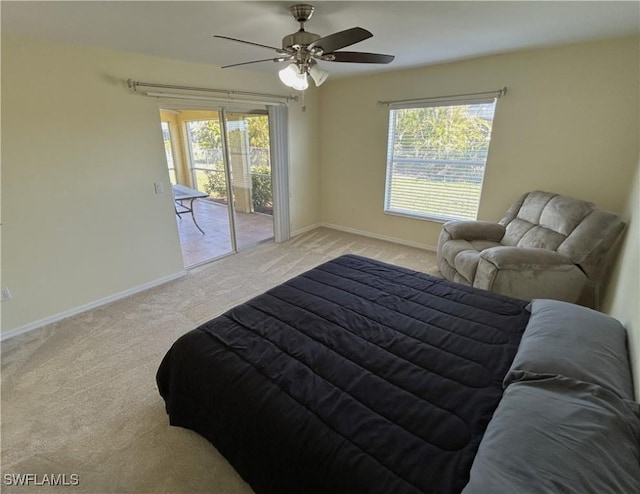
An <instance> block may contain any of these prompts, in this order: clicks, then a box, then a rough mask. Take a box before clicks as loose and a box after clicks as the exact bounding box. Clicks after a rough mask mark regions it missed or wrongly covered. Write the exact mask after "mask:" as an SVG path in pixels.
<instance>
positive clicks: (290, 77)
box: [278, 63, 309, 91]
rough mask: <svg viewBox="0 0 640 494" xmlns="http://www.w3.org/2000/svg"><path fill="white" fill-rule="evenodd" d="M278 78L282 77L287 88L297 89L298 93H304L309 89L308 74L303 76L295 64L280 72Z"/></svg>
mask: <svg viewBox="0 0 640 494" xmlns="http://www.w3.org/2000/svg"><path fill="white" fill-rule="evenodd" d="M278 77H280V80H281V81H282V83H283V84H284V85H285V86H288V87H290V88H293V89H296V90H298V91H304V90H305V89H307V88H308V87H309V81H307V74H306V73H302V74H301V73H300V70H299V68H298V66H297V65H296V64H295V63H291V64H289V65H287V66H286V67H285V68H284V69H282V70H281V71H279V72H278Z"/></svg>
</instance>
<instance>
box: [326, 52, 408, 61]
mask: <svg viewBox="0 0 640 494" xmlns="http://www.w3.org/2000/svg"><path fill="white" fill-rule="evenodd" d="M330 57H335V58H333V59H330V58H328V61H330V62H351V63H391V62H393V59H394V58H396V57H394V56H393V55H383V54H382V53H364V52H360V51H336V52H334V53H331V54H330Z"/></svg>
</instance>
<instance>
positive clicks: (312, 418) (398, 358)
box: [157, 255, 640, 494]
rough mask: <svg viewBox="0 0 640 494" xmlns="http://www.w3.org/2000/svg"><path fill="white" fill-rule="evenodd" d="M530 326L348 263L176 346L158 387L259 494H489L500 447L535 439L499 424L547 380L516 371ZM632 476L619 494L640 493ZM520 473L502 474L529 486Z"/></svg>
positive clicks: (443, 285) (514, 304)
mask: <svg viewBox="0 0 640 494" xmlns="http://www.w3.org/2000/svg"><path fill="white" fill-rule="evenodd" d="M566 305H570V304H566ZM544 307H546V305H544ZM561 310H564V307H561ZM543 312H544V311H543ZM592 312H593V311H592ZM530 316H531V306H530V304H529V303H528V302H526V301H522V300H517V299H512V298H508V297H505V296H501V295H497V294H493V293H490V292H486V291H482V290H477V289H474V288H471V287H466V286H463V285H458V284H456V283H453V282H449V281H446V280H443V279H440V278H437V277H433V276H430V275H427V274H424V273H418V272H415V271H411V270H408V269H404V268H401V267H397V266H392V265H389V264H385V263H382V262H379V261H375V260H372V259H366V258H363V257H359V256H355V255H347V256H342V257H339V258H337V259H334V260H332V261H329V262H327V263H325V264H322V265H320V266H318V267H316V268H314V269H312V270H310V271H308V272H306V273H304V274H302V275H300V276H298V277H295V278H293V279H291V280H289V281H287V282H285V283H283V284H282V285H279V286H277V287H275V288H273V289H271V290H269V291H268V292H266V293H264V294H262V295H260V296H258V297H256V298H254V299H252V300H250V301H248V302H246V303H244V304H242V305H240V306H238V307H235V308H233V309H231V310H230V311H228V312H227V313H225V314H223V315H221V316H219V317H217V318H215V319H213V320H212V321H209V322H207V323H205V324H203V325H202V326H200V327H199V328H197V329H195V330H193V331H191V332H189V333H187V334H185V335H184V336H182V337H181V338H179V339H178V340H177V341H176V342H175V344H174V345H173V346H172V347H171V349H170V350H169V351H168V353H167V354H166V356H165V357H164V359H163V361H162V363H161V365H160V368H159V370H158V373H157V383H158V388H159V391H160V394H161V396H162V397H163V398H164V400H165V404H166V410H167V413H168V415H169V420H170V423H171V424H172V425H175V426H181V427H185V428H188V429H191V430H194V431H196V432H197V433H199V434H201V435H202V436H204V437H205V438H206V439H208V440H209V441H210V442H211V443H212V444H213V445H214V446H215V447H216V448H217V449H218V450H219V451H220V452H221V453H222V454H223V455H224V456H225V457H226V458H227V460H228V461H229V462H230V463H231V465H232V466H233V467H234V468H235V469H236V470H237V471H238V472H239V473H240V475H241V476H242V477H243V478H244V479H245V480H246V481H247V482H248V483H249V484H250V485H251V487H252V488H253V489H254V490H255V492H256V493H258V494H267V493H273V494H275V493H278V494H284V493H296V494H304V493H331V494H334V493H349V494H356V493H367V494H375V493H385V494H388V493H407V494H410V493H431V492H433V493H459V492H461V491H463V489H464V490H465V492H469V493H473V492H479V493H480V492H497V491H496V490H495V488H496V485H495V483H493V484H492V483H491V482H494V481H495V478H496V474H495V472H496V471H497V470H499V469H500V468H501V465H502V464H503V462H502V461H501V460H500V458H499V457H498V460H496V455H495V451H496V448H497V449H498V450H500V449H501V448H502V449H508V448H507V447H506V446H504V444H503V443H504V441H507V443H508V445H510V446H509V447H511V448H512V449H513V443H519V442H520V443H521V442H522V441H520V440H519V439H518V437H524V436H526V434H527V433H529V432H530V431H528V430H524V431H520V432H518V433H517V434H522V435H521V436H516V438H515V439H514V437H512V436H508V437H507V438H506V439H505V438H504V437H502V436H501V431H503V430H504V428H505V427H506V428H507V429H508V430H511V431H518V427H514V426H513V424H511V423H510V420H512V419H513V416H514V413H513V410H512V409H511V408H508V407H507V409H506V412H504V415H505V416H506V418H504V419H500V417H499V416H498V417H496V416H495V415H499V414H498V412H499V411H500V410H499V408H500V407H501V408H505V405H504V403H505V401H504V400H503V393H504V394H505V395H506V394H507V393H505V392H504V388H505V386H508V388H509V389H508V390H507V391H508V392H509V393H511V389H513V388H514V386H515V387H516V391H518V389H517V387H518V386H524V385H525V384H527V383H529V384H530V383H532V382H533V383H534V387H535V383H536V382H537V383H538V384H539V383H543V384H544V383H545V382H546V381H544V379H539V377H540V376H543V377H544V378H545V379H547V380H548V379H551V378H553V377H554V375H553V373H545V372H539V369H535V368H534V370H531V369H530V368H527V366H526V365H524V367H522V366H521V365H520V364H519V365H518V366H517V367H516V368H514V367H513V365H514V362H516V360H517V359H514V358H515V357H517V354H519V351H518V348H519V347H520V343H521V339H522V335H523V333H525V329H526V328H527V327H528V326H530V325H531V324H530V319H531V317H530ZM609 319H610V318H609ZM622 329H623V330H624V328H622ZM534 340H535V338H534ZM533 347H534V348H533V350H532V352H533V353H535V351H536V348H535V345H533ZM625 351H626V348H625ZM543 353H545V351H544V350H543ZM525 364H527V362H526V361H525ZM626 365H627V369H626V371H627V372H628V362H627V364H626ZM534 367H535V366H534ZM622 369H623V371H624V366H622ZM555 377H557V376H555ZM570 379H572V378H570ZM505 383H506V384H505ZM523 383H524V384H523ZM572 383H573V381H572ZM547 384H548V383H547ZM556 384H557V383H556V382H552V386H551V387H552V388H553V389H555V388H554V386H555V385H556ZM594 385H595V384H594ZM556 387H557V386H556ZM560 387H561V388H562V386H560ZM624 390H625V392H629V389H627V388H626V387H625V388H624ZM525 391H526V392H525V393H524V395H526V396H529V395H530V393H529V395H527V392H529V391H530V390H525ZM536 392H537V388H536ZM544 392H546V391H545V390H544V389H543V394H544ZM580 392H584V390H581V391H580ZM630 392H631V393H633V391H630ZM511 394H513V393H511ZM515 394H518V393H515ZM587 394H588V393H587ZM531 400H533V401H534V402H537V401H539V400H541V398H540V396H538V395H535V393H534V398H530V396H529V401H531ZM625 400H626V401H630V400H628V399H626V398H620V403H622V405H620V404H617V405H620V406H622V407H625V406H626V407H627V409H628V410H627V412H628V413H627V414H626V415H624V414H623V415H624V417H623V418H622V419H621V420H622V422H621V423H623V424H625V426H627V427H628V428H627V429H626V430H625V434H626V435H628V433H629V431H632V432H633V434H631V436H630V437H632V438H635V440H636V441H637V439H638V437H640V433H638V431H639V430H640V426H638V424H637V423H635V422H634V420H636V421H637V410H635V411H634V409H633V408H632V407H631V405H630V404H627V403H626V401H625ZM515 401H516V402H517V403H528V402H527V399H523V398H522V397H516V399H515ZM542 401H545V400H544V399H543V398H542ZM574 401H575V400H574ZM572 403H573V402H572ZM589 406H591V405H589ZM623 412H624V410H623ZM625 413H626V412H625ZM633 417H635V419H633ZM516 422H517V420H516ZM496 423H497V424H498V425H495V424H496ZM501 423H502V424H507V425H500V424H501ZM490 424H491V427H490V428H489V429H488V426H489V425H490ZM629 424H631V425H629ZM516 425H517V424H516ZM496 427H497V430H498V432H497V433H496V432H495V428H496ZM545 427H548V424H546V425H545ZM533 430H534V431H540V429H538V428H536V426H535V425H534V426H533ZM485 434H489V435H490V437H491V440H490V441H485V440H483V437H484V436H485ZM634 434H636V435H635V436H634ZM623 436H624V434H623ZM621 441H623V440H622V439H621ZM481 442H482V448H480V453H482V455H481V454H480V453H478V451H479V447H480V445H481ZM623 442H624V441H623ZM485 443H488V444H489V445H488V446H487V447H485ZM636 446H637V442H636ZM636 449H637V448H636ZM630 451H631V452H633V451H634V449H633V447H630V448H627V450H625V453H627V454H628V453H629V452H630ZM519 454H520V455H521V456H526V454H527V452H526V451H525V452H520V453H519ZM634 454H635V456H634V455H633V454H632V455H631V458H632V459H634V458H635V460H636V463H635V466H636V468H637V470H638V471H639V475H638V478H640V467H638V461H637V460H638V455H637V451H635V453H634ZM538 456H539V455H538ZM523 461H524V460H523ZM529 461H530V464H531V465H534V464H535V461H532V460H529ZM507 463H508V462H507ZM626 463H628V460H625V461H623V463H622V467H625V468H627V466H628V465H627V464H626ZM477 465H480V466H477ZM472 467H473V468H472ZM505 468H506V467H505ZM530 468H531V469H533V470H534V471H536V467H535V466H531V467H530ZM628 468H630V470H629V472H630V473H629V474H627V476H626V477H624V478H623V479H622V480H621V482H622V484H621V487H625V488H626V487H628V486H632V487H633V486H635V485H636V484H633V475H634V474H635V472H636V470H634V467H633V464H632V465H631V466H630V467H628ZM507 470H508V469H507ZM488 473H490V474H488ZM529 473H530V472H529V471H528V470H527V472H525V474H523V475H519V474H518V475H516V474H513V472H511V471H507V472H506V473H504V474H503V475H502V477H497V478H500V479H502V480H501V481H500V482H501V483H500V485H503V486H505V488H506V489H511V488H513V489H518V490H519V491H522V492H528V491H526V490H522V485H525V486H526V485H530V482H531V481H532V479H531V475H529ZM613 473H615V472H613ZM613 473H606V474H605V479H604V481H607V480H608V479H607V478H606V476H607V475H610V474H613ZM629 476H630V477H629ZM564 477H566V474H564ZM627 477H628V478H627ZM508 481H509V482H511V484H509V483H508ZM587 481H589V482H592V481H593V479H592V478H588V479H587ZM541 485H542V484H541ZM552 485H555V484H552ZM595 485H599V484H595ZM507 486H508V487H507ZM513 489H511V490H510V491H511V492H515V490H513ZM504 492H509V490H504ZM531 492H536V490H535V489H534V490H533V491H531ZM540 492H542V491H540Z"/></svg>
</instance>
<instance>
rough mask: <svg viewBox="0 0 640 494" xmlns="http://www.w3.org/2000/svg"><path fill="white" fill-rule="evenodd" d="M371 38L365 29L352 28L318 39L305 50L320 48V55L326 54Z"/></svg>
mask: <svg viewBox="0 0 640 494" xmlns="http://www.w3.org/2000/svg"><path fill="white" fill-rule="evenodd" d="M371 36H373V34H371V33H370V32H369V31H367V30H366V29H362V28H361V27H352V28H351V29H345V30H344V31H338V32H337V33H333V34H330V35H328V36H325V37H324V38H320V39H318V40H316V41H314V42H313V43H311V44H310V45H309V46H308V47H307V49H308V50H313V49H314V48H321V49H322V53H323V54H327V53H331V52H334V51H336V50H339V49H340V48H344V47H345V46H350V45H353V44H355V43H359V42H360V41H363V40H365V39H367V38H370V37H371Z"/></svg>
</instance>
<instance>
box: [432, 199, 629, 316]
mask: <svg viewBox="0 0 640 494" xmlns="http://www.w3.org/2000/svg"><path fill="white" fill-rule="evenodd" d="M623 229H624V223H623V222H622V220H621V219H620V217H618V216H617V215H615V214H613V213H610V212H608V211H604V210H602V209H598V208H597V207H595V206H594V205H593V204H592V203H590V202H586V201H581V200H578V199H573V198H571V197H566V196H561V195H559V194H553V193H549V192H541V191H535V192H528V193H526V194H524V195H523V196H522V197H520V198H519V199H518V200H517V201H516V202H515V204H513V206H511V208H509V210H508V211H507V213H506V215H505V217H504V218H502V219H501V220H500V222H499V223H489V222H486V221H450V222H448V223H445V224H444V225H443V227H442V232H441V233H440V239H439V241H438V267H439V269H440V272H441V273H442V275H443V276H444V277H445V278H447V279H449V280H452V281H456V282H458V283H463V284H465V285H472V286H474V287H477V288H483V289H485V290H490V291H492V292H496V293H502V294H504V295H510V296H512V297H516V298H520V299H525V300H530V299H533V298H551V299H556V300H564V301H567V302H580V303H582V304H584V305H589V306H592V307H597V304H598V285H599V282H600V280H601V279H602V275H603V273H604V270H605V268H606V264H607V262H606V260H607V254H608V253H609V251H610V250H611V248H612V247H613V245H614V244H615V242H616V239H617V238H618V237H619V236H620V233H621V232H622V230H623Z"/></svg>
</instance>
